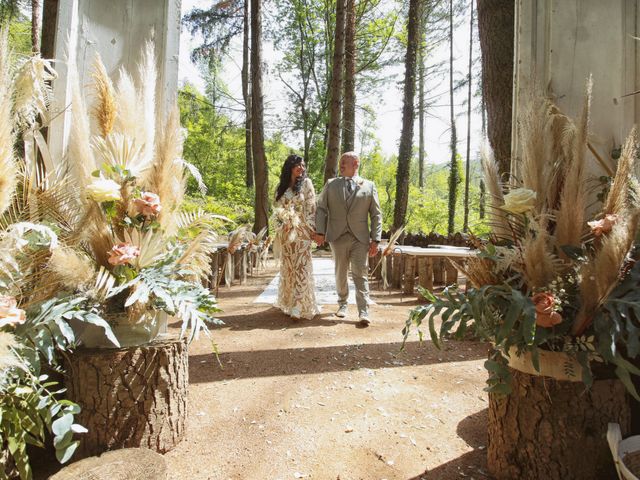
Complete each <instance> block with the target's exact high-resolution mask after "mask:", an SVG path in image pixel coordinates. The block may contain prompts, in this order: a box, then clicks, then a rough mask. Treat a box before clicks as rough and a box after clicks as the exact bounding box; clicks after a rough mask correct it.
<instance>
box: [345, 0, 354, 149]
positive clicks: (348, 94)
mask: <svg viewBox="0 0 640 480" xmlns="http://www.w3.org/2000/svg"><path fill="white" fill-rule="evenodd" d="M346 10H347V13H346V23H345V34H344V38H345V45H344V105H343V110H342V112H343V113H342V151H343V152H352V151H353V149H354V148H355V135H356V0H346Z"/></svg>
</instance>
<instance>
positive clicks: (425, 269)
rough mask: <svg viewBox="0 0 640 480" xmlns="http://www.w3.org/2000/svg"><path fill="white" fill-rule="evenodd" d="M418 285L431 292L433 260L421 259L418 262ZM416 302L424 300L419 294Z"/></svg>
mask: <svg viewBox="0 0 640 480" xmlns="http://www.w3.org/2000/svg"><path fill="white" fill-rule="evenodd" d="M418 284H419V285H420V286H421V287H423V288H426V289H427V290H429V291H431V290H433V259H431V258H429V257H421V258H420V259H419V260H418ZM418 300H424V297H423V296H422V295H420V294H419V293H418Z"/></svg>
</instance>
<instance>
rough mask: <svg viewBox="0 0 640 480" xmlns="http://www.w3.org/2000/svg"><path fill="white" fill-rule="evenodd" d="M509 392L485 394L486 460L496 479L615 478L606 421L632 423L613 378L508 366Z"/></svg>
mask: <svg viewBox="0 0 640 480" xmlns="http://www.w3.org/2000/svg"><path fill="white" fill-rule="evenodd" d="M511 374H512V375H513V381H512V393H511V394H510V395H506V396H505V395H497V394H491V393H490V394H489V425H488V438H489V441H488V446H487V465H488V468H489V471H490V473H491V475H493V476H494V477H495V478H496V479H497V480H515V479H518V480H520V479H522V480H526V479H531V480H535V479H542V478H544V479H545V480H560V479H562V480H571V479H575V480H607V479H611V480H614V479H616V478H617V475H616V471H615V467H614V464H613V459H612V456H611V452H610V451H609V446H608V444H607V439H606V434H607V424H608V423H609V422H615V423H618V424H620V428H621V429H622V433H623V436H625V435H626V434H628V432H629V428H630V419H631V410H630V400H629V397H628V395H627V393H626V390H625V387H624V385H623V384H622V382H620V381H619V380H618V379H617V378H616V379H602V380H594V384H593V386H592V387H591V389H589V390H587V389H586V386H585V385H584V383H582V382H575V381H566V380H556V379H554V378H551V377H545V376H540V375H531V374H529V373H524V372H521V371H518V370H514V369H511Z"/></svg>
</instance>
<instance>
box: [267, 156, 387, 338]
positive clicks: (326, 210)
mask: <svg viewBox="0 0 640 480" xmlns="http://www.w3.org/2000/svg"><path fill="white" fill-rule="evenodd" d="M359 167H360V158H359V157H358V155H356V154H355V153H354V152H346V153H344V154H343V155H342V156H341V157H340V177H337V178H334V179H331V180H329V181H328V182H327V184H326V185H325V186H324V189H323V190H322V192H321V193H320V195H319V197H318V199H317V201H316V195H315V191H314V189H313V184H312V183H311V180H310V179H309V178H308V177H307V175H306V168H305V164H304V160H303V159H302V158H301V157H299V156H297V155H289V157H287V159H286V161H285V162H284V165H283V166H282V172H281V174H280V183H279V184H278V188H277V189H276V199H275V200H276V201H275V209H274V223H275V225H276V244H277V245H278V246H279V248H280V285H279V287H278V300H277V302H276V304H275V306H276V307H278V308H280V309H281V310H282V311H283V312H284V313H285V314H287V315H290V316H291V317H292V318H294V319H300V318H306V319H312V318H313V317H314V316H315V315H317V314H318V313H320V307H319V305H318V304H317V302H316V294H315V282H314V278H313V263H312V258H311V247H312V242H313V241H315V242H316V244H318V245H319V246H320V245H323V244H324V243H325V242H328V243H329V246H330V247H331V252H332V254H333V260H334V262H335V278H336V290H337V293H338V310H337V312H336V313H335V315H336V316H337V317H340V318H344V317H346V315H347V298H348V296H349V287H348V284H347V273H348V270H349V266H350V267H351V276H352V278H353V283H354V285H355V288H356V304H357V307H358V320H359V324H360V325H361V326H364V327H366V326H368V325H369V324H370V323H371V320H370V317H369V303H370V301H369V281H368V265H367V257H372V256H374V255H375V254H376V252H377V251H378V243H379V242H380V236H381V234H382V214H381V210H380V202H379V200H378V192H377V191H376V187H375V185H374V183H373V182H372V181H370V180H365V179H364V178H362V177H360V176H358V168H359Z"/></svg>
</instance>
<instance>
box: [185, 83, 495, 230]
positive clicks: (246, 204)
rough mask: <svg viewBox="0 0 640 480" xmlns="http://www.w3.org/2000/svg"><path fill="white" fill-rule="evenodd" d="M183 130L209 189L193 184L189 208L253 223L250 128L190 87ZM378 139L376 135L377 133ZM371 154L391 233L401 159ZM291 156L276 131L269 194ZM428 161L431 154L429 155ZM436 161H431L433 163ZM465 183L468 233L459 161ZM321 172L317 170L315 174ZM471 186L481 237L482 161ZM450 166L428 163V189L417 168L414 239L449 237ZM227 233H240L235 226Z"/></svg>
mask: <svg viewBox="0 0 640 480" xmlns="http://www.w3.org/2000/svg"><path fill="white" fill-rule="evenodd" d="M179 105H180V112H181V120H182V125H183V126H184V127H185V128H186V130H187V137H186V141H185V145H184V158H185V160H186V161H188V162H190V163H192V164H194V165H195V166H197V167H198V169H199V170H200V172H201V174H202V177H203V181H204V183H205V185H206V186H207V189H208V191H207V194H206V195H202V194H200V193H199V192H198V188H197V184H196V182H195V181H193V180H191V181H190V182H191V183H190V185H189V192H190V194H191V197H190V199H189V201H188V202H187V208H188V209H197V208H202V209H204V210H206V211H209V212H212V213H216V214H221V215H226V216H227V217H229V218H231V219H233V220H234V221H235V222H236V224H251V223H253V201H254V192H253V189H249V188H247V187H245V184H244V178H245V158H244V127H243V125H238V124H235V123H234V122H233V121H232V120H231V119H230V118H229V117H228V116H227V115H225V114H224V113H223V112H221V111H220V110H219V109H217V108H216V106H215V105H214V104H213V103H211V102H210V101H209V99H207V97H205V96H204V95H202V94H200V93H198V91H197V90H196V89H195V88H194V87H192V86H189V85H186V86H185V87H184V88H183V89H182V90H181V91H180V95H179ZM371 133H372V132H371ZM368 144H369V145H370V146H369V148H366V149H365V150H364V151H361V152H360V154H361V157H362V166H361V170H360V174H361V175H362V176H363V177H365V178H368V179H370V180H373V181H374V182H375V183H376V185H377V188H378V193H379V197H380V203H381V206H382V211H383V228H384V229H385V230H388V229H389V227H390V226H391V224H392V221H393V205H394V202H395V185H396V183H395V182H396V180H395V174H396V161H397V158H396V156H395V155H392V156H389V157H385V156H384V155H383V153H382V151H381V149H380V145H379V144H378V143H377V142H375V140H374V141H373V142H368ZM321 147H322V145H321V144H316V145H314V148H312V149H311V151H310V157H313V158H310V159H308V160H307V163H308V164H309V166H310V168H309V176H310V177H311V179H312V180H313V183H314V185H315V188H316V191H318V190H320V189H321V187H322V168H319V167H317V166H319V165H320V166H321V165H322V162H323V159H324V151H323V148H321ZM291 152H295V153H301V152H300V150H299V149H296V148H292V146H290V145H287V144H286V143H285V141H284V140H283V132H281V131H276V132H275V134H273V135H272V136H271V137H270V138H267V141H266V153H267V159H268V163H269V188H270V190H271V191H273V192H275V188H276V186H277V184H278V179H279V175H280V168H281V166H282V162H283V161H284V159H285V158H286V157H287V155H288V154H289V153H291ZM427 156H428V152H427ZM429 160H430V159H429V158H428V160H427V161H429ZM458 161H459V171H460V172H461V181H460V183H459V184H458V189H459V193H458V208H457V209H456V222H455V224H456V231H460V230H461V229H462V223H463V212H464V207H463V201H464V172H465V169H464V162H463V159H462V158H459V160H458ZM314 167H316V168H314ZM470 176H471V181H470V218H469V225H470V229H471V231H472V232H473V233H475V234H478V235H480V234H483V233H484V232H486V231H487V228H486V225H485V224H484V222H482V221H480V219H479V202H480V191H479V181H480V165H479V162H478V161H477V160H475V161H473V162H472V165H471V175H470ZM448 177H449V168H448V164H447V163H427V165H426V167H425V187H424V189H423V190H422V191H421V190H420V188H419V187H418V164H417V154H416V155H414V159H413V164H412V167H411V186H410V193H409V210H408V215H407V231H408V232H411V233H418V232H422V233H429V232H432V231H434V232H438V233H442V234H446V230H447V201H448V188H449V187H448ZM227 228H230V229H232V228H234V226H233V225H229V226H228V227H227Z"/></svg>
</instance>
